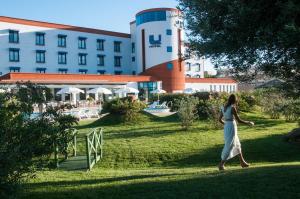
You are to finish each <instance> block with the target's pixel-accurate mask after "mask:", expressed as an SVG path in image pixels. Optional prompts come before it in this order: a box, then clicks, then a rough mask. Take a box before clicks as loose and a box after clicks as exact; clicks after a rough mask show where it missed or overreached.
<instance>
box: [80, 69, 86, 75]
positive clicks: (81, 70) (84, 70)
mask: <svg viewBox="0 0 300 199" xmlns="http://www.w3.org/2000/svg"><path fill="white" fill-rule="evenodd" d="M87 71H88V70H87V69H79V70H78V72H79V73H80V74H86V73H87Z"/></svg>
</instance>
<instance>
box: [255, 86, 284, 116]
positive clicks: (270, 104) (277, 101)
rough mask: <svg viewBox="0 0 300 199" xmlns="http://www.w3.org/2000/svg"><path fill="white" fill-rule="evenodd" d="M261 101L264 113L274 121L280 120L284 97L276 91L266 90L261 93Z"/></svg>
mask: <svg viewBox="0 0 300 199" xmlns="http://www.w3.org/2000/svg"><path fill="white" fill-rule="evenodd" d="M260 95H261V96H260V97H259V99H260V101H259V105H260V106H261V108H262V110H263V112H264V113H265V114H266V115H269V116H270V117H271V118H272V119H278V118H280V114H281V112H282V105H283V103H284V100H285V98H284V96H283V95H282V93H280V92H279V91H278V90H276V89H265V90H261V91H260Z"/></svg>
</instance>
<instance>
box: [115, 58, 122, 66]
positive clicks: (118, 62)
mask: <svg viewBox="0 0 300 199" xmlns="http://www.w3.org/2000/svg"><path fill="white" fill-rule="evenodd" d="M121 58H122V57H120V56H115V67H121Z"/></svg>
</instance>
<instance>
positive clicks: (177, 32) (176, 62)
mask: <svg viewBox="0 0 300 199" xmlns="http://www.w3.org/2000/svg"><path fill="white" fill-rule="evenodd" d="M135 25H136V27H135V45H136V62H137V72H138V73H140V74H143V75H151V76H154V77H156V78H157V79H158V80H161V81H162V88H163V89H164V90H166V91H167V92H181V91H182V90H183V89H184V84H185V76H184V64H183V63H182V60H181V56H182V54H183V49H182V40H183V36H184V32H183V20H182V17H181V12H180V11H179V10H177V9H174V8H154V9H148V10H144V11H141V12H139V13H137V14H136V22H135Z"/></svg>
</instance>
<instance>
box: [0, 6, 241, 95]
mask: <svg viewBox="0 0 300 199" xmlns="http://www.w3.org/2000/svg"><path fill="white" fill-rule="evenodd" d="M184 35H185V33H184V29H183V19H182V16H181V13H180V11H179V10H177V9H173V8H154V9H148V10H144V11H141V12H139V13H137V14H136V17H135V21H133V22H131V23H130V34H126V33H119V32H112V31H106V30H98V29H91V28H83V27H76V26H70V25H62V24H54V23H48V22H40V21H32V20H26V19H17V18H11V17H4V16H0V76H1V77H0V84H2V85H11V84H15V83H16V82H17V81H31V82H34V83H38V84H43V85H46V86H48V87H50V88H53V89H59V88H62V87H65V86H66V85H74V86H76V87H78V88H82V89H89V88H93V87H95V86H100V85H101V86H104V87H108V88H114V87H117V86H122V85H130V86H133V87H136V88H138V89H145V90H147V91H151V90H153V89H156V88H157V87H162V89H164V90H166V91H167V92H182V91H183V90H184V89H185V88H195V89H198V90H200V91H217V92H235V91H236V89H237V84H236V82H235V81H234V80H232V79H222V78H221V79H216V78H204V60H203V59H197V58H190V59H183V58H184V55H185V52H186V50H187V49H186V45H185V42H184V41H185V40H184Z"/></svg>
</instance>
